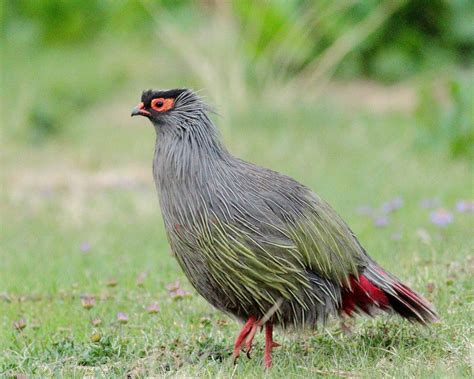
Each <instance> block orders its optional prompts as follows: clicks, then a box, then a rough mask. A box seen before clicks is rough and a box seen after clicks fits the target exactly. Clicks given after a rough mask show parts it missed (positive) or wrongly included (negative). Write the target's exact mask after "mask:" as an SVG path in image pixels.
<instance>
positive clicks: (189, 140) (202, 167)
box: [153, 131, 234, 193]
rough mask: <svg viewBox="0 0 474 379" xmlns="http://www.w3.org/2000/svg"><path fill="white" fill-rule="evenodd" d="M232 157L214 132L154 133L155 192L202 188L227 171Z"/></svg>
mask: <svg viewBox="0 0 474 379" xmlns="http://www.w3.org/2000/svg"><path fill="white" fill-rule="evenodd" d="M233 159H234V158H233V157H232V156H231V155H230V154H229V152H228V151H227V150H226V149H225V147H224V146H223V145H222V144H221V142H220V141H219V139H218V137H217V136H215V135H205V136H202V138H196V135H192V134H190V132H188V131H183V132H182V133H181V134H171V133H157V138H156V144H155V154H154V160H153V176H154V179H155V184H156V187H157V189H158V192H159V193H161V192H163V191H165V190H168V191H182V190H184V191H187V190H193V189H196V190H197V189H199V188H203V187H205V186H206V185H208V184H209V182H210V181H211V179H212V178H213V177H214V176H215V175H221V174H223V173H225V172H226V171H228V170H229V169H230V166H231V162H232V160H233Z"/></svg>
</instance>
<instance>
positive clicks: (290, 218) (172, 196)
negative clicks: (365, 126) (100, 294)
mask: <svg viewBox="0 0 474 379" xmlns="http://www.w3.org/2000/svg"><path fill="white" fill-rule="evenodd" d="M135 115H141V116H145V117H147V118H148V119H150V121H151V122H152V124H153V126H154V127H155V130H156V146H155V154H154V159H153V175H154V179H155V184H156V188H157V191H158V195H159V201H160V206H161V211H162V214H163V219H164V223H165V227H166V231H167V235H168V239H169V242H170V245H171V248H172V251H173V252H174V254H175V256H176V258H177V260H178V262H179V264H180V266H181V267H182V269H183V270H184V272H185V274H186V276H187V277H188V279H189V281H190V282H191V284H192V285H193V286H194V288H195V289H196V290H197V291H198V292H199V294H201V295H202V296H203V297H204V298H205V299H206V300H207V301H208V302H209V303H211V304H212V305H213V306H215V307H216V308H218V309H220V310H221V311H223V312H226V313H228V314H231V315H234V316H235V317H237V318H238V319H240V320H242V321H243V322H245V323H244V326H243V328H242V330H241V332H240V334H239V335H238V337H237V340H236V342H235V346H234V352H233V354H234V357H235V358H237V357H238V356H239V354H240V351H241V349H244V350H245V351H247V352H249V351H250V349H251V347H252V341H253V337H254V335H255V333H256V331H257V329H258V328H260V327H262V328H263V327H264V328H265V353H264V363H265V366H266V367H270V366H271V351H272V348H273V347H275V346H278V344H276V343H275V342H274V341H273V338H272V331H273V325H276V326H281V327H288V326H294V327H296V328H299V327H303V326H315V325H316V324H317V322H324V321H325V320H326V319H327V318H328V316H329V315H336V316H343V315H353V314H354V313H365V314H368V315H372V314H373V313H374V312H375V311H376V310H383V311H386V312H390V313H397V314H399V315H400V316H402V317H404V318H407V319H409V320H411V321H417V322H420V323H423V324H426V323H428V322H431V321H434V320H436V319H437V315H436V313H435V311H434V309H433V307H432V306H431V305H430V304H429V303H428V302H427V301H426V300H425V299H423V298H422V297H421V296H420V295H418V294H416V293H415V292H414V291H412V290H411V289H409V288H408V287H407V286H405V285H404V284H402V283H401V282H400V281H399V280H398V279H396V278H395V277H394V276H393V275H391V274H390V273H388V272H387V271H385V270H384V269H382V268H381V267H380V266H379V265H378V264H377V263H376V262H375V261H374V260H373V259H371V258H370V257H369V256H368V255H367V253H366V251H365V250H364V248H363V247H362V246H361V245H360V243H359V241H358V240H357V238H356V237H355V235H354V233H353V232H352V231H351V230H350V229H349V227H348V226H347V225H346V223H345V222H344V221H343V220H342V219H341V217H340V216H339V215H338V214H337V213H336V212H335V211H334V210H333V209H332V208H331V207H330V206H329V205H328V204H327V203H326V202H324V201H323V200H321V199H320V198H319V197H318V196H317V195H316V194H314V193H313V192H312V191H311V190H310V189H308V188H307V187H305V186H304V185H302V184H300V183H298V182H297V181H295V180H293V179H292V178H290V177H288V176H285V175H282V174H280V173H278V172H275V171H272V170H269V169H266V168H263V167H259V166H257V165H254V164H252V163H248V162H245V161H243V160H241V159H238V158H236V157H234V156H233V155H231V154H230V153H229V152H228V151H227V150H226V149H225V147H224V146H223V145H222V143H221V141H220V140H219V136H218V132H217V129H216V127H215V126H214V124H213V123H212V121H211V120H210V119H209V117H208V115H207V108H206V106H205V104H204V103H203V101H202V100H201V99H200V98H199V97H198V96H197V95H196V94H195V93H194V92H193V91H191V90H188V89H174V90H168V91H152V90H149V91H145V92H143V95H142V99H141V103H140V104H139V105H138V106H137V107H135V108H134V109H133V111H132V116H135Z"/></svg>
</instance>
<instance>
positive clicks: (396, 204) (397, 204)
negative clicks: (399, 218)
mask: <svg viewBox="0 0 474 379" xmlns="http://www.w3.org/2000/svg"><path fill="white" fill-rule="evenodd" d="M402 206H403V199H402V198H401V197H396V198H395V199H392V200H390V201H387V202H385V203H383V204H382V206H381V210H382V212H383V213H391V212H393V211H396V210H397V209H400V208H401V207H402Z"/></svg>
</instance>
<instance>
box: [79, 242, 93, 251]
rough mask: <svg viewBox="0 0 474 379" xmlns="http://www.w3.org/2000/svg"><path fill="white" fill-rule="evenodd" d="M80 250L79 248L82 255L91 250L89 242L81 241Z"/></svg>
mask: <svg viewBox="0 0 474 379" xmlns="http://www.w3.org/2000/svg"><path fill="white" fill-rule="evenodd" d="M80 248H81V251H82V252H83V253H88V252H89V251H90V250H91V248H92V246H91V244H90V243H89V242H87V241H83V242H82V243H81V247H80Z"/></svg>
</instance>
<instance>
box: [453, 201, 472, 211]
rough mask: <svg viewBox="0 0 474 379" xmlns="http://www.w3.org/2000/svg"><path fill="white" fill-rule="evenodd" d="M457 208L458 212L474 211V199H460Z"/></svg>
mask: <svg viewBox="0 0 474 379" xmlns="http://www.w3.org/2000/svg"><path fill="white" fill-rule="evenodd" d="M456 210H457V211H458V212H461V213H464V212H474V200H459V201H458V202H457V203H456Z"/></svg>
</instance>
